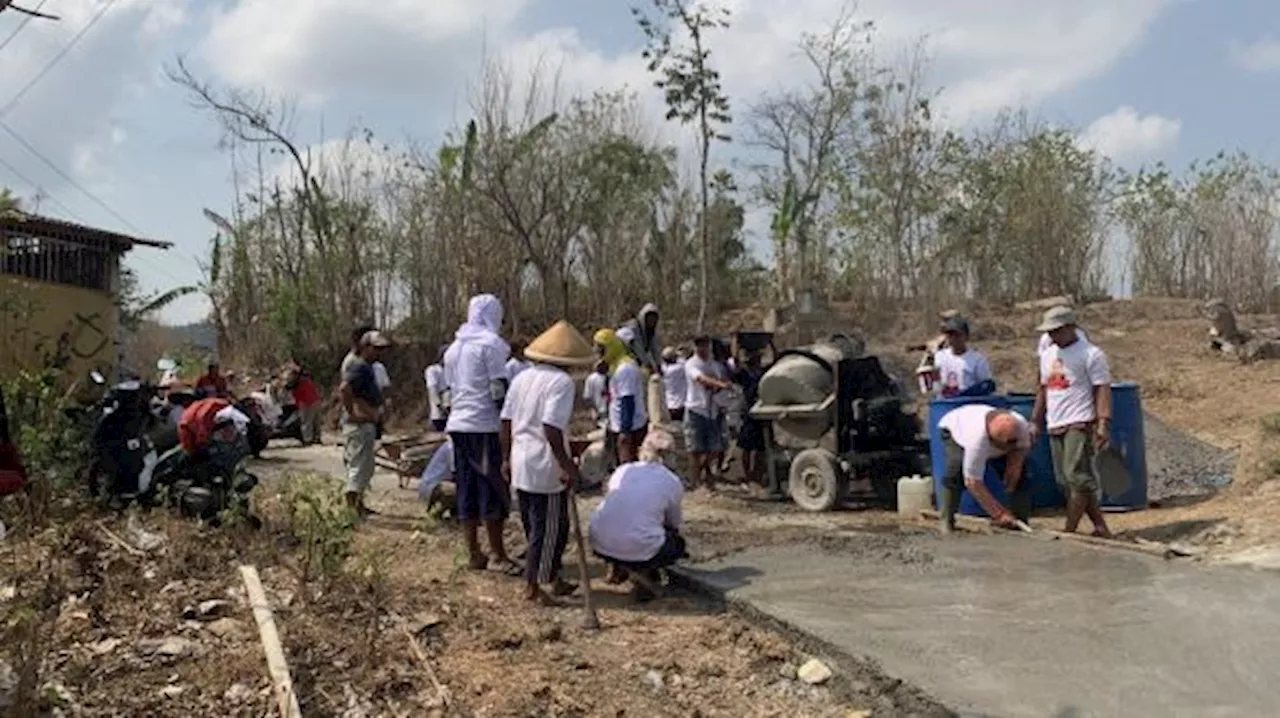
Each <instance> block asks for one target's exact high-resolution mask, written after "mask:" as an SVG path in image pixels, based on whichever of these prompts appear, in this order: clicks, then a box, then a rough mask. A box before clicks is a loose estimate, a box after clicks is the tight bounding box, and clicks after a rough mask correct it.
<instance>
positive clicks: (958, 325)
mask: <svg viewBox="0 0 1280 718" xmlns="http://www.w3.org/2000/svg"><path fill="white" fill-rule="evenodd" d="M942 332H943V333H944V334H964V335H966V336H967V335H968V334H969V320H967V319H965V318H964V317H960V316H955V317H947V319H946V321H944V322H942Z"/></svg>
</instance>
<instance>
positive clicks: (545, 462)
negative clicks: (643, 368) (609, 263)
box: [502, 322, 595, 603]
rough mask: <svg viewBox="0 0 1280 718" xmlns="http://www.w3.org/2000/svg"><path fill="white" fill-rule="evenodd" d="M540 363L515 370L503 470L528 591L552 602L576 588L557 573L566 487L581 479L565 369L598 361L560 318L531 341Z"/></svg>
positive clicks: (506, 410) (505, 409)
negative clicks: (512, 494)
mask: <svg viewBox="0 0 1280 718" xmlns="http://www.w3.org/2000/svg"><path fill="white" fill-rule="evenodd" d="M527 353H528V356H529V358H530V359H532V360H534V361H535V362H537V363H536V364H533V365H531V366H530V367H529V368H528V369H526V370H524V371H522V372H520V375H519V376H517V377H516V379H515V381H513V382H512V383H511V391H510V392H509V393H508V394H507V399H506V402H505V403H504V404H503V405H502V449H503V455H504V457H505V458H504V461H503V473H504V474H505V475H507V476H509V477H510V479H511V483H512V485H513V486H515V489H516V499H517V501H518V502H519V504H520V519H521V523H522V524H523V525H524V535H525V540H526V542H527V544H528V549H527V551H526V553H525V571H524V577H525V585H526V590H525V598H526V599H528V600H530V601H540V602H543V603H553V600H552V599H551V596H549V595H548V594H547V592H545V591H543V590H542V586H544V585H547V586H550V592H551V595H553V596H567V595H569V594H571V593H573V592H574V591H575V590H576V589H577V587H576V586H574V585H573V584H571V583H568V582H566V581H565V580H564V579H563V578H562V577H561V575H560V570H561V556H562V555H563V554H564V549H565V545H566V544H567V543H568V540H569V502H570V501H572V500H573V499H572V498H571V497H570V496H569V486H570V485H571V483H572V482H574V481H578V480H580V479H581V475H580V473H579V471H578V466H577V464H576V463H575V462H574V461H573V458H572V457H571V456H570V454H569V440H568V437H567V436H566V435H565V432H566V431H567V430H568V428H569V420H570V419H571V418H572V417H573V405H574V395H575V393H576V392H575V391H574V386H573V378H572V377H571V376H569V373H568V372H567V371H566V369H567V368H569V367H572V366H582V365H584V364H589V363H591V362H593V361H595V354H594V352H593V351H592V347H591V345H590V344H589V343H587V340H586V339H584V338H583V337H582V335H581V334H579V333H578V330H577V329H574V328H573V326H572V325H570V324H569V323H568V322H557V323H556V324H555V325H553V326H552V327H551V328H550V329H548V330H547V331H545V332H543V333H542V335H540V336H539V337H538V338H537V339H535V340H533V342H532V343H531V344H529V347H528V350H527Z"/></svg>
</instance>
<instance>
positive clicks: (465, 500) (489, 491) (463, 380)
mask: <svg viewBox="0 0 1280 718" xmlns="http://www.w3.org/2000/svg"><path fill="white" fill-rule="evenodd" d="M501 326H502V303H501V302H499V301H498V298H497V297H495V296H493V295H492V294H480V295H477V296H474V297H472V298H471V301H470V303H469V304H468V306H467V321H466V322H465V323H463V325H462V326H461V327H459V328H458V331H457V332H455V333H454V338H453V344H450V345H449V350H448V351H446V352H445V355H444V383H445V386H447V387H448V388H449V406H450V409H449V418H448V419H447V420H446V421H445V430H446V431H448V432H449V439H450V441H452V442H453V459H454V465H455V466H454V469H455V474H454V475H455V483H456V485H457V489H458V506H457V514H458V521H459V522H460V523H461V524H462V535H463V539H464V540H465V541H466V546H467V554H468V566H469V567H470V568H472V569H474V570H482V569H484V568H486V567H487V568H492V569H493V570H496V571H501V572H503V573H506V574H507V575H509V576H519V575H521V574H522V573H523V572H524V570H523V569H522V568H521V567H520V566H519V565H517V564H516V563H515V562H514V561H512V560H511V557H510V556H508V555H507V550H506V547H505V546H504V545H503V543H502V529H503V525H504V524H505V523H506V519H507V515H508V513H510V510H511V488H510V487H509V486H508V485H507V483H506V481H505V480H504V479H503V476H502V444H501V443H500V442H499V440H498V431H499V429H500V428H501V424H502V420H501V417H500V416H499V414H500V412H501V407H502V402H503V399H504V398H506V393H507V387H508V382H507V359H508V358H510V356H511V347H510V346H509V345H508V344H507V343H506V341H504V340H503V339H502V337H500V336H498V330H499V328H500V327H501ZM481 523H483V524H484V527H485V533H486V534H487V535H488V538H489V551H490V553H492V561H490V557H489V556H486V555H485V553H484V552H483V551H482V550H481V549H480V539H479V530H480V524H481Z"/></svg>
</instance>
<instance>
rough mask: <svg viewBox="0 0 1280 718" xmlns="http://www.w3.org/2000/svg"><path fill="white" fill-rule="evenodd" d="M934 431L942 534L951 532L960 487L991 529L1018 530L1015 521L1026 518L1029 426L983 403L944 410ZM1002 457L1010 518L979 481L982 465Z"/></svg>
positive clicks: (1016, 416) (983, 473) (981, 479)
mask: <svg viewBox="0 0 1280 718" xmlns="http://www.w3.org/2000/svg"><path fill="white" fill-rule="evenodd" d="M938 428H939V429H940V430H941V434H942V446H943V451H944V452H945V455H946V469H945V470H944V473H943V475H942V490H941V492H940V493H939V495H938V512H939V513H940V514H942V531H943V533H951V532H952V531H953V530H955V525H956V513H957V512H958V511H959V510H960V497H961V494H962V493H963V492H964V490H965V489H968V490H969V493H970V494H972V495H973V498H974V499H975V500H977V502H978V505H979V506H981V507H982V509H983V510H984V511H986V512H987V515H988V516H990V517H991V522H992V523H994V524H995V525H996V526H999V527H1001V528H1008V529H1014V528H1017V527H1018V524H1017V521H1018V520H1022V521H1026V520H1027V519H1028V518H1030V513H1031V488H1030V485H1029V484H1028V482H1027V481H1026V478H1025V477H1024V476H1023V467H1024V464H1025V460H1026V458H1027V452H1028V451H1030V450H1031V425H1030V423H1029V422H1027V420H1026V419H1024V418H1023V417H1022V416H1020V415H1018V414H1017V413H1015V412H1012V411H1006V410H1003V409H997V408H995V407H993V406H988V405H986V404H969V405H968V406H962V407H959V408H958V409H953V410H951V411H950V412H948V413H947V415H946V416H944V417H942V420H941V421H939V422H938ZM1001 458H1003V459H1004V467H1003V472H1002V473H1003V476H1004V485H1005V490H1006V491H1007V492H1008V494H1009V503H1010V504H1011V505H1012V506H1013V507H1014V513H1013V514H1011V513H1010V512H1009V510H1008V509H1006V508H1005V507H1004V506H1003V505H1001V504H1000V502H999V501H997V500H996V497H994V496H992V495H991V492H990V491H988V490H987V485H986V483H984V481H983V477H984V475H985V474H986V473H987V462H989V461H993V460H996V461H998V460H999V459H1001ZM1015 516H1016V518H1015Z"/></svg>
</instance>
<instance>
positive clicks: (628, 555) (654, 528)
mask: <svg viewBox="0 0 1280 718" xmlns="http://www.w3.org/2000/svg"><path fill="white" fill-rule="evenodd" d="M674 443H675V441H674V439H673V438H672V436H671V435H670V434H668V433H667V432H665V431H663V430H662V429H656V428H655V429H654V430H653V431H651V432H649V434H648V435H647V436H646V437H645V441H644V444H643V445H642V446H641V449H640V460H639V461H637V462H635V463H631V464H624V465H622V466H619V467H618V468H617V469H616V470H615V471H614V472H613V475H612V476H610V477H609V487H608V491H607V493H606V494H605V497H604V501H603V502H602V503H601V504H600V506H598V507H597V508H596V510H595V512H593V513H592V514H591V525H590V528H589V530H588V534H589V536H590V540H591V548H592V550H593V551H594V552H595V554H596V555H597V556H599V557H600V558H602V559H604V560H605V562H607V563H608V564H609V568H610V577H609V582H610V583H620V582H621V581H622V580H623V579H624V576H623V575H622V573H621V572H622V571H626V572H627V573H629V574H631V576H632V578H633V583H634V584H635V585H634V590H635V595H636V598H637V599H639V600H642V601H643V600H646V599H648V598H651V597H652V595H653V594H652V590H651V589H652V587H654V586H655V585H656V584H657V583H658V578H659V577H658V575H657V572H658V571H660V570H661V569H664V568H666V567H668V566H670V565H671V564H673V563H675V562H676V561H678V560H679V559H681V558H685V557H686V556H688V553H687V552H686V550H685V541H684V538H683V537H681V535H680V528H681V524H682V516H681V508H680V504H681V502H682V501H683V500H684V485H683V484H682V483H681V482H680V477H678V476H676V475H675V474H674V473H672V472H671V470H670V469H668V468H667V467H666V466H665V465H664V464H663V455H664V454H666V453H667V452H669V451H670V450H671V449H672V447H673V445H674Z"/></svg>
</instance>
